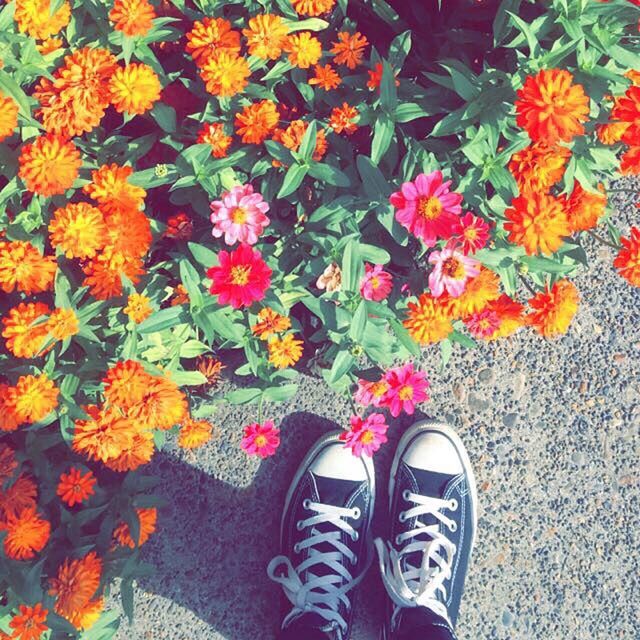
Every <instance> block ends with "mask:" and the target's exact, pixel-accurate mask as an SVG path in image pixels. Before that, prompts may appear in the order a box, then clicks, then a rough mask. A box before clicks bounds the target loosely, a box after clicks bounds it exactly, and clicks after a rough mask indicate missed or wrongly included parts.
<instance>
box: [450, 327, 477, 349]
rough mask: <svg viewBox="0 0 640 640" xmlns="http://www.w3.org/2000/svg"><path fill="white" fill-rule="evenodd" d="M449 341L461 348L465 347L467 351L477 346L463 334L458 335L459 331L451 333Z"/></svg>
mask: <svg viewBox="0 0 640 640" xmlns="http://www.w3.org/2000/svg"><path fill="white" fill-rule="evenodd" d="M449 340H451V341H452V342H457V343H458V344H461V345H462V346H463V347H467V349H475V348H476V347H477V346H478V343H477V342H476V341H475V340H474V339H473V338H470V337H469V336H467V335H465V334H464V333H460V331H456V330H454V331H452V332H451V333H450V334H449Z"/></svg>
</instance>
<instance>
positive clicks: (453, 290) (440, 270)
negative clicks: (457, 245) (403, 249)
mask: <svg viewBox="0 0 640 640" xmlns="http://www.w3.org/2000/svg"><path fill="white" fill-rule="evenodd" d="M429 263H430V264H432V265H434V267H433V270H432V271H431V273H430V274H429V288H430V289H431V293H432V294H433V295H434V296H435V297H436V298H439V297H440V296H441V295H442V294H443V293H444V292H445V290H446V291H447V293H449V295H451V296H452V297H453V298H457V297H459V296H460V295H462V292H463V291H464V289H465V286H466V284H467V280H469V278H475V277H476V276H477V275H478V274H479V273H480V263H479V262H478V261H477V260H474V259H473V258H470V257H469V256H465V255H464V254H463V253H459V252H458V251H455V250H454V249H452V248H451V247H445V248H444V249H443V250H442V251H432V252H431V253H430V254H429Z"/></svg>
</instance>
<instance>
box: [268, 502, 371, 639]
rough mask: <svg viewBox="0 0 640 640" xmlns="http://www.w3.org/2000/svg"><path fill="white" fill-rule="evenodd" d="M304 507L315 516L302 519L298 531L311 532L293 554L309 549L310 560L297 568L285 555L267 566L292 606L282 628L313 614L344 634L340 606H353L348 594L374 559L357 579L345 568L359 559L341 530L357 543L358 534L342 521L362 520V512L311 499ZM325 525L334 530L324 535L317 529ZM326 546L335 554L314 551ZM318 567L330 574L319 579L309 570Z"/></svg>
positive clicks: (366, 565)
mask: <svg viewBox="0 0 640 640" xmlns="http://www.w3.org/2000/svg"><path fill="white" fill-rule="evenodd" d="M304 507H305V508H306V509H307V510H309V511H311V512H313V513H314V515H312V516H311V517H309V518H307V519H306V520H300V521H299V522H298V523H297V527H298V530H299V531H302V530H303V529H306V528H308V527H311V531H310V535H309V536H308V537H307V538H304V539H303V540H302V541H301V542H299V543H297V544H296V545H295V547H294V551H297V552H302V551H304V550H305V549H308V550H309V554H308V557H307V559H306V560H303V561H302V562H301V563H300V564H299V565H298V566H297V567H294V566H293V564H292V563H291V560H290V559H289V558H287V557H286V556H276V557H275V558H273V560H271V562H270V563H269V566H268V567H267V573H268V575H269V577H270V578H271V579H272V580H274V581H275V582H278V583H280V584H281V585H282V587H283V588H284V592H285V594H286V596H287V598H288V599H289V601H290V602H291V604H292V605H293V609H291V611H290V612H289V613H288V614H287V616H286V618H285V619H284V621H283V625H282V626H283V628H284V627H286V626H287V625H288V623H289V622H291V621H292V620H293V619H294V618H296V617H298V616H299V615H301V614H302V613H306V612H314V613H317V614H318V615H319V616H321V617H322V618H324V619H325V620H326V621H327V622H328V623H330V625H331V627H332V628H334V629H339V630H340V634H341V635H342V634H343V633H344V632H346V630H347V628H348V625H347V622H346V621H345V620H344V618H343V617H342V616H341V615H340V613H339V611H338V609H339V606H340V603H341V602H342V603H343V604H345V605H346V606H347V608H349V607H350V606H351V603H350V601H349V597H348V596H347V592H348V591H350V590H351V589H353V587H355V586H356V585H357V584H358V583H359V582H360V580H361V579H362V577H363V576H364V574H365V572H366V571H367V569H368V567H369V565H370V563H371V557H368V559H367V562H366V563H365V566H364V567H363V570H362V571H361V573H360V575H359V576H356V577H355V578H354V577H353V576H352V575H351V573H350V572H349V570H348V569H347V568H346V565H347V562H346V561H345V559H346V560H347V561H348V562H350V563H351V564H352V565H355V564H356V563H357V562H358V558H357V556H356V555H355V554H354V553H353V551H351V549H349V547H348V546H347V545H345V544H344V543H343V542H342V541H341V540H340V536H341V531H344V532H345V533H347V534H348V535H349V536H351V538H352V540H354V541H355V540H357V539H358V532H357V531H356V530H355V529H354V528H353V527H352V526H351V525H350V524H349V523H348V522H347V521H346V520H344V519H343V518H351V519H354V520H357V519H358V518H360V517H361V513H360V509H358V507H354V508H353V509H347V508H344V507H336V506H333V505H328V504H321V503H319V502H311V501H310V500H305V502H304ZM323 523H330V524H331V525H333V526H334V527H335V530H334V531H326V532H324V533H322V532H321V531H319V530H318V529H317V528H316V527H317V525H319V524H323ZM327 544H329V545H331V546H332V547H333V548H334V549H335V551H334V550H331V551H319V550H318V549H317V548H315V547H318V546H320V545H325V546H326V545H327ZM316 565H325V566H326V567H328V568H329V569H330V570H331V572H329V573H327V574H326V575H321V576H317V575H315V574H314V573H313V572H312V571H311V570H310V569H311V568H312V567H314V566H316ZM280 568H284V572H281V573H276V572H277V571H278V570H279V569H280ZM305 572H307V573H306V576H304V577H305V579H306V582H303V581H302V578H301V576H303V574H304V573H305ZM342 583H344V584H342Z"/></svg>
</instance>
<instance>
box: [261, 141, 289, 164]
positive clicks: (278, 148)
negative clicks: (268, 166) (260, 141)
mask: <svg viewBox="0 0 640 640" xmlns="http://www.w3.org/2000/svg"><path fill="white" fill-rule="evenodd" d="M264 146H265V147H266V149H267V153H268V154H269V155H270V156H271V157H272V158H275V159H276V160H278V162H280V163H282V164H283V165H284V166H285V167H290V166H291V165H292V164H293V163H294V162H295V161H296V160H295V158H294V157H293V155H292V154H291V151H290V150H289V149H287V148H286V147H285V146H284V145H283V144H280V143H279V142H276V141H275V140H265V141H264Z"/></svg>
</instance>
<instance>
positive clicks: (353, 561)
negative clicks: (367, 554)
mask: <svg viewBox="0 0 640 640" xmlns="http://www.w3.org/2000/svg"><path fill="white" fill-rule="evenodd" d="M351 564H352V565H353V566H354V567H355V566H356V565H357V564H358V556H353V558H351Z"/></svg>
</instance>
